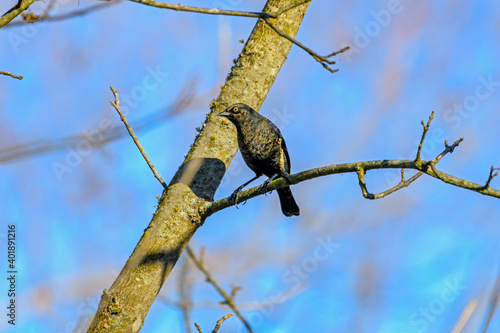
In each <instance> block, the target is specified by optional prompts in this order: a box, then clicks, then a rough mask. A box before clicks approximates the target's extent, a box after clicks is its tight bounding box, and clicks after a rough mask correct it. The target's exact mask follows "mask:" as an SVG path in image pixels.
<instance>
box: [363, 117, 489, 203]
mask: <svg viewBox="0 0 500 333" xmlns="http://www.w3.org/2000/svg"><path fill="white" fill-rule="evenodd" d="M433 116H434V111H433V112H432V113H431V115H430V116H429V120H428V122H427V125H425V124H424V122H423V121H422V126H423V128H424V129H423V133H422V139H421V140H420V143H419V146H418V147H419V149H418V151H417V157H416V159H415V162H417V163H420V162H422V159H421V158H420V150H421V149H422V145H423V143H424V138H425V135H426V134H427V131H428V130H429V127H430V124H431V121H432V119H433ZM463 139H464V138H460V139H459V140H457V141H455V142H454V143H453V144H452V145H451V146H450V145H448V141H446V140H445V141H444V146H445V149H444V150H443V151H442V152H441V153H440V154H439V155H438V156H436V157H435V158H434V159H433V160H432V161H429V162H427V164H428V165H429V166H430V167H431V169H432V170H433V171H434V170H435V167H434V166H435V165H436V164H437V163H438V162H439V161H440V160H441V159H442V158H443V157H444V156H445V155H446V154H448V153H453V150H454V149H455V148H456V147H457V146H458V145H459V144H460V142H462V141H463ZM404 172H405V170H404V168H403V169H401V181H400V182H399V184H397V185H396V186H394V187H391V188H390V189H388V190H386V191H384V192H381V193H377V194H372V193H370V192H369V191H368V188H367V187H366V182H365V173H366V172H365V170H364V169H363V168H362V167H360V168H359V170H357V171H356V173H357V174H358V180H359V186H360V187H361V192H362V193H363V196H364V197H365V198H367V199H371V200H374V199H381V198H384V197H386V196H388V195H389V194H392V193H394V192H396V191H398V190H400V189H402V188H404V187H408V186H409V185H410V184H411V183H413V182H414V181H415V180H417V179H418V178H420V176H422V175H423V174H425V172H423V171H420V172H418V173H417V174H415V175H414V176H413V177H411V178H410V179H408V180H405V173H404ZM492 172H493V167H492V170H491V172H490V178H489V179H488V180H489V181H491V179H492V178H493V177H495V176H496V174H492ZM497 174H498V172H497ZM436 177H438V176H437V175H436ZM489 181H488V182H487V183H486V185H485V186H486V187H487V186H489Z"/></svg>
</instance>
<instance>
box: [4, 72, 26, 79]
mask: <svg viewBox="0 0 500 333" xmlns="http://www.w3.org/2000/svg"><path fill="white" fill-rule="evenodd" d="M0 74H2V75H7V76H10V77H13V78H14V79H18V80H22V79H23V77H22V76H20V75H15V74H12V73H11V72H0Z"/></svg>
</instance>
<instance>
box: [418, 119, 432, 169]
mask: <svg viewBox="0 0 500 333" xmlns="http://www.w3.org/2000/svg"><path fill="white" fill-rule="evenodd" d="M433 118H434V111H432V113H431V115H430V116H429V120H427V126H426V125H425V123H424V121H423V120H422V126H423V128H424V132H423V133H422V138H421V139H420V143H419V144H418V150H417V157H415V160H417V161H420V160H421V158H420V153H421V151H422V146H423V144H424V140H425V135H426V134H427V131H429V127H430V126H431V121H432V119H433Z"/></svg>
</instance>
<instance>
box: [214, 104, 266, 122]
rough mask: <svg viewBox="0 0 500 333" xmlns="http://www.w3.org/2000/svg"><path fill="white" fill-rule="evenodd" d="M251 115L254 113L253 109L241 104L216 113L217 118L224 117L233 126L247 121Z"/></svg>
mask: <svg viewBox="0 0 500 333" xmlns="http://www.w3.org/2000/svg"><path fill="white" fill-rule="evenodd" d="M253 113H256V111H255V110H254V109H252V108H251V107H249V106H248V105H246V104H243V103H237V104H233V105H231V106H230V107H228V108H227V109H225V110H224V111H222V112H221V113H218V114H217V115H218V116H222V117H226V118H227V119H229V120H230V121H231V122H232V123H233V124H235V125H236V124H239V123H241V122H242V121H244V120H245V119H248V118H250V117H252V116H253Z"/></svg>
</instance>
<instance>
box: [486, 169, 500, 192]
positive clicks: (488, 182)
mask: <svg viewBox="0 0 500 333" xmlns="http://www.w3.org/2000/svg"><path fill="white" fill-rule="evenodd" d="M499 170H500V168H494V167H493V166H491V169H490V176H489V177H488V180H487V181H486V184H485V185H484V187H486V188H488V187H490V183H491V180H492V179H493V178H495V177H496V176H498V171H499ZM495 171H496V172H495Z"/></svg>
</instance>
